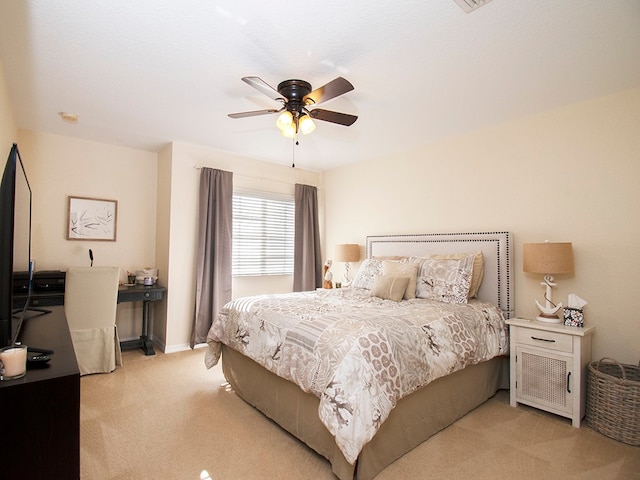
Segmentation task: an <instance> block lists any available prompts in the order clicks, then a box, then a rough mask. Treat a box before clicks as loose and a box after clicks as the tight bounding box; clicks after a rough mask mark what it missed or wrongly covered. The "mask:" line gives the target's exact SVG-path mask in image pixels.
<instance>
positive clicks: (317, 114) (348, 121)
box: [309, 108, 358, 127]
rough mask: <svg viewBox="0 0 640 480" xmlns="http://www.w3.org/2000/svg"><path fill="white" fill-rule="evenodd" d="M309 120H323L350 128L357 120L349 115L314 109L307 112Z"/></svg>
mask: <svg viewBox="0 0 640 480" xmlns="http://www.w3.org/2000/svg"><path fill="white" fill-rule="evenodd" d="M309 115H311V118H315V119H316V120H324V121H325V122H331V123H338V124H340V125H345V126H347V127H348V126H350V125H353V123H354V122H355V121H356V120H357V119H358V117H357V116H355V115H349V114H348V113H340V112H332V111H331V110H323V109H322V108H316V109H313V110H311V111H310V112H309Z"/></svg>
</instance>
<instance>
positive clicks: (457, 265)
mask: <svg viewBox="0 0 640 480" xmlns="http://www.w3.org/2000/svg"><path fill="white" fill-rule="evenodd" d="M473 258H474V255H473V254H471V255H467V256H465V257H463V258H461V259H459V260H457V259H443V258H425V260H424V261H423V262H422V265H421V266H420V272H419V273H418V279H417V285H416V297H418V298H427V299H431V300H437V301H440V302H445V303H467V302H468V297H469V288H470V286H471V275H472V272H473Z"/></svg>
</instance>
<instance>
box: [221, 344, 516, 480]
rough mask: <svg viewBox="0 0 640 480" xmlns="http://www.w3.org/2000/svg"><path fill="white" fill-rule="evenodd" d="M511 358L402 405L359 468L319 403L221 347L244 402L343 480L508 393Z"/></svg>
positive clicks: (469, 371)
mask: <svg viewBox="0 0 640 480" xmlns="http://www.w3.org/2000/svg"><path fill="white" fill-rule="evenodd" d="M508 369H509V357H508V356H506V357H505V356H503V357H497V358H494V359H492V360H489V361H487V362H483V363H481V364H478V365H472V366H469V367H467V368H465V369H464V370H461V371H459V372H456V373H454V374H452V375H448V376H446V377H442V378H439V379H437V380H435V381H434V382H432V383H430V384H429V385H427V386H426V387H423V388H421V389H420V390H418V391H416V392H414V393H412V394H411V395H408V396H407V397H405V398H403V399H401V400H400V401H399V402H398V404H397V405H396V407H395V408H394V409H393V410H392V411H391V414H390V415H389V417H388V418H387V420H386V421H385V422H384V423H383V424H382V426H381V427H380V429H379V430H378V432H377V433H376V435H375V436H374V437H373V439H371V441H370V442H369V443H368V444H367V445H365V447H364V448H363V449H362V451H361V452H360V455H359V456H358V460H357V462H356V464H355V465H351V464H350V463H349V462H347V460H346V459H345V458H344V456H343V455H342V452H341V451H340V449H339V448H338V446H337V445H336V443H335V440H334V438H333V436H332V435H331V434H330V433H329V431H328V430H327V429H326V427H325V426H324V425H323V424H322V423H321V422H320V419H319V418H318V405H319V400H318V397H316V396H315V395H313V394H311V393H305V392H303V391H302V390H300V388H299V387H298V386H297V385H295V384H294V383H292V382H290V381H288V380H285V379H283V378H280V377H278V376H277V375H275V374H273V373H271V372H270V371H268V370H266V369H265V368H263V367H262V366H260V365H259V364H257V363H256V362H254V361H253V360H251V359H250V358H248V357H245V356H244V355H242V354H240V353H238V352H237V351H235V350H233V349H231V348H229V347H227V346H225V345H222V370H223V372H224V375H225V377H226V379H227V381H228V382H229V384H230V385H231V387H232V388H233V390H234V391H235V392H236V393H237V394H238V396H239V397H240V398H242V399H243V400H244V401H246V402H247V403H249V404H250V405H252V406H254V407H256V408H257V409H258V410H260V411H261V412H262V413H263V414H264V415H266V416H267V417H269V418H271V419H272V420H274V421H275V422H276V423H278V424H279V425H280V426H281V427H282V428H284V429H285V430H287V431H288V432H289V433H291V434H292V435H294V436H295V437H297V438H298V439H300V440H301V441H303V442H304V443H306V444H307V445H308V446H309V447H311V448H312V449H313V450H315V451H316V452H318V453H319V454H320V455H322V456H323V457H325V458H327V459H328V460H329V462H330V463H331V467H332V470H333V473H334V474H335V475H336V476H337V477H338V478H339V479H340V480H352V479H358V480H369V479H371V478H373V477H375V476H376V475H377V474H378V473H380V472H381V471H382V470H383V469H384V468H385V467H387V466H388V465H390V464H391V463H392V462H394V461H395V460H397V459H398V458H400V457H401V456H402V455H404V454H405V453H407V452H408V451H410V450H412V449H413V448H415V447H416V446H418V445H419V444H420V443H422V442H424V441H425V440H426V439H428V438H429V437H431V436H432V435H433V434H435V433H437V432H439V431H440V430H442V429H443V428H445V427H447V426H448V425H450V424H451V423H453V422H455V421H456V420H458V419H459V418H461V417H462V416H464V415H465V414H467V413H468V412H470V411H471V410H473V409H474V408H476V407H477V406H478V405H481V404H482V403H484V402H485V401H486V400H488V399H489V398H491V397H492V396H493V395H494V394H495V393H496V392H497V391H498V390H499V389H502V388H509V370H508Z"/></svg>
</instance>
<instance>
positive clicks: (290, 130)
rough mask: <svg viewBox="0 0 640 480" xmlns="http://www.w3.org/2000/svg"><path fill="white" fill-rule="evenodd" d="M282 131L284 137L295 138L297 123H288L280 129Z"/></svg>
mask: <svg viewBox="0 0 640 480" xmlns="http://www.w3.org/2000/svg"><path fill="white" fill-rule="evenodd" d="M280 133H282V136H283V137H287V138H293V137H295V136H296V125H295V123H292V124H291V125H288V126H286V127H284V128H281V129H280Z"/></svg>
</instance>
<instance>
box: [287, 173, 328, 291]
mask: <svg viewBox="0 0 640 480" xmlns="http://www.w3.org/2000/svg"><path fill="white" fill-rule="evenodd" d="M295 201H296V210H295V222H296V225H295V247H294V263H293V291H294V292H304V291H308V290H315V289H316V288H317V287H320V286H322V252H321V250H320V229H319V226H318V225H319V222H318V189H317V188H316V187H312V186H310V185H301V184H298V183H296V191H295Z"/></svg>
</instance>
